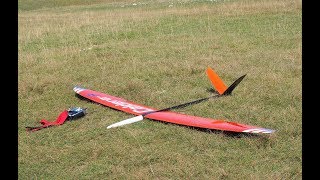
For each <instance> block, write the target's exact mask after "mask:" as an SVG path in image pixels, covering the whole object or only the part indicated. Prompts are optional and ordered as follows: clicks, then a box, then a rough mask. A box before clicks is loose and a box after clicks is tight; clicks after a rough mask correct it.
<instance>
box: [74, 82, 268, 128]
mask: <svg viewBox="0 0 320 180" xmlns="http://www.w3.org/2000/svg"><path fill="white" fill-rule="evenodd" d="M73 90H74V91H75V92H76V94H78V95H80V96H82V97H84V98H86V99H89V100H91V101H93V102H96V103H99V104H102V105H104V106H107V107H110V108H113V109H117V110H120V111H123V112H126V113H130V114H133V115H144V114H146V115H144V117H146V118H149V119H153V120H158V121H163V122H169V123H174V124H179V125H185V126H192V127H198V128H207V129H213V130H222V131H231V132H244V133H272V132H274V130H272V129H266V128H261V127H257V126H251V125H246V124H240V123H236V122H230V121H226V120H220V119H211V118H204V117H198V116H191V115H186V114H180V113H177V112H170V111H158V110H157V109H154V108H151V107H147V106H144V105H140V104H136V103H134V102H131V101H128V100H125V99H122V98H119V97H115V96H112V95H109V94H105V93H101V92H98V91H93V90H90V89H86V88H83V87H80V86H76V87H74V88H73ZM148 112H152V113H149V114H148ZM140 117H141V116H140ZM136 120H138V119H136Z"/></svg>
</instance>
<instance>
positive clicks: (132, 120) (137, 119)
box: [107, 115, 143, 129]
mask: <svg viewBox="0 0 320 180" xmlns="http://www.w3.org/2000/svg"><path fill="white" fill-rule="evenodd" d="M142 120H143V116H142V115H140V116H136V117H133V118H129V119H126V120H123V121H120V122H117V123H114V124H111V125H109V126H108V127H107V129H110V128H114V127H119V126H123V125H126V124H131V123H135V122H138V121H142Z"/></svg>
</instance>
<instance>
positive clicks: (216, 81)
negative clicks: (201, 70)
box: [206, 67, 227, 95]
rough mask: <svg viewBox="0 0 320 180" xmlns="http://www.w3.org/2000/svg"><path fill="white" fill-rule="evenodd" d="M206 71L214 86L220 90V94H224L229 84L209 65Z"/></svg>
mask: <svg viewBox="0 0 320 180" xmlns="http://www.w3.org/2000/svg"><path fill="white" fill-rule="evenodd" d="M206 72H207V75H208V77H209V79H210V81H211V84H212V85H213V87H214V88H215V89H216V90H217V91H218V93H219V94H220V95H222V94H223V93H224V92H225V91H226V90H227V86H226V85H225V84H224V82H223V81H222V80H221V79H220V77H219V76H218V74H217V73H215V72H214V71H213V69H211V68H210V67H208V68H207V71H206Z"/></svg>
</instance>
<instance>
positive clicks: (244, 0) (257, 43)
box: [17, 0, 302, 180]
mask: <svg viewBox="0 0 320 180" xmlns="http://www.w3.org/2000/svg"><path fill="white" fill-rule="evenodd" d="M18 9H19V10H18V132H17V133H18V177H19V179H272V180H274V179H302V58H301V57H302V12H301V11H302V10H301V9H302V5H301V0H281V1H280V0H225V1H223V0H212V1H209V0H180V1H167V0H154V1H147V0H145V1H129V0H127V1H116V0H92V1H91V0H90V1H89V0H68V1H67V0H19V1H18ZM208 66H210V67H211V68H213V69H215V71H216V72H217V73H218V74H219V75H220V77H221V78H222V79H223V80H224V81H225V83H226V84H227V85H230V83H232V82H233V81H234V80H235V79H236V78H237V77H240V76H241V75H243V74H247V76H246V77H245V79H244V80H243V82H241V84H240V85H239V86H238V87H237V89H235V91H234V92H233V95H232V96H228V97H224V98H220V99H214V100H210V101H206V102H203V103H200V104H197V105H193V106H188V107H186V108H183V109H179V110H176V111H177V112H180V113H185V114H190V115H195V116H202V117H209V118H217V119H225V120H228V121H234V122H238V123H243V124H250V125H254V126H259V127H265V128H270V129H275V130H276V132H275V133H273V134H268V135H267V134H261V135H257V136H253V135H246V134H236V135H234V134H233V135H230V134H229V133H225V132H221V131H212V130H203V131H201V130H197V129H194V128H189V127H185V126H178V125H173V124H165V123H160V122H157V121H152V120H149V119H146V120H143V121H141V122H137V123H134V124H130V125H127V126H123V127H119V128H114V129H107V128H106V127H107V126H108V125H110V124H112V123H114V122H117V121H120V120H123V119H126V118H129V117H132V115H129V114H126V113H123V112H119V111H115V110H112V109H109V108H107V107H103V106H101V105H98V104H95V103H89V102H87V101H84V100H81V99H79V98H77V97H75V93H74V92H73V90H72V89H73V87H74V86H75V85H81V86H82V87H85V88H88V89H93V90H96V91H100V92H105V93H107V94H111V95H114V96H118V97H122V98H124V99H127V100H130V101H133V102H136V103H138V104H144V105H147V106H149V107H154V108H158V109H162V108H165V107H169V106H173V105H177V104H180V103H184V102H188V101H191V100H195V99H198V98H202V97H207V96H210V95H211V92H210V91H209V90H210V88H211V84H210V82H209V80H208V78H207V77H206V74H205V70H206V68H207V67H208ZM74 106H77V107H78V106H79V107H84V108H88V114H87V115H86V116H85V117H83V118H81V119H79V120H77V121H71V122H70V121H67V122H65V124H63V125H61V126H57V127H51V128H46V129H43V130H40V131H37V132H33V133H27V132H26V129H25V127H26V126H38V125H40V123H39V121H40V120H41V119H47V120H48V121H54V120H55V119H56V118H57V116H58V115H59V113H60V112H62V111H63V110H65V109H67V108H69V107H74Z"/></svg>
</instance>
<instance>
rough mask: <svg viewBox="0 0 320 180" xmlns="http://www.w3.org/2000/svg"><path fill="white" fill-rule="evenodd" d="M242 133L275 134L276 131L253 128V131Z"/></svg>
mask: <svg viewBox="0 0 320 180" xmlns="http://www.w3.org/2000/svg"><path fill="white" fill-rule="evenodd" d="M242 132H245V133H263V134H270V133H273V132H275V130H273V129H266V128H253V129H247V130H244V131H242Z"/></svg>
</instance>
